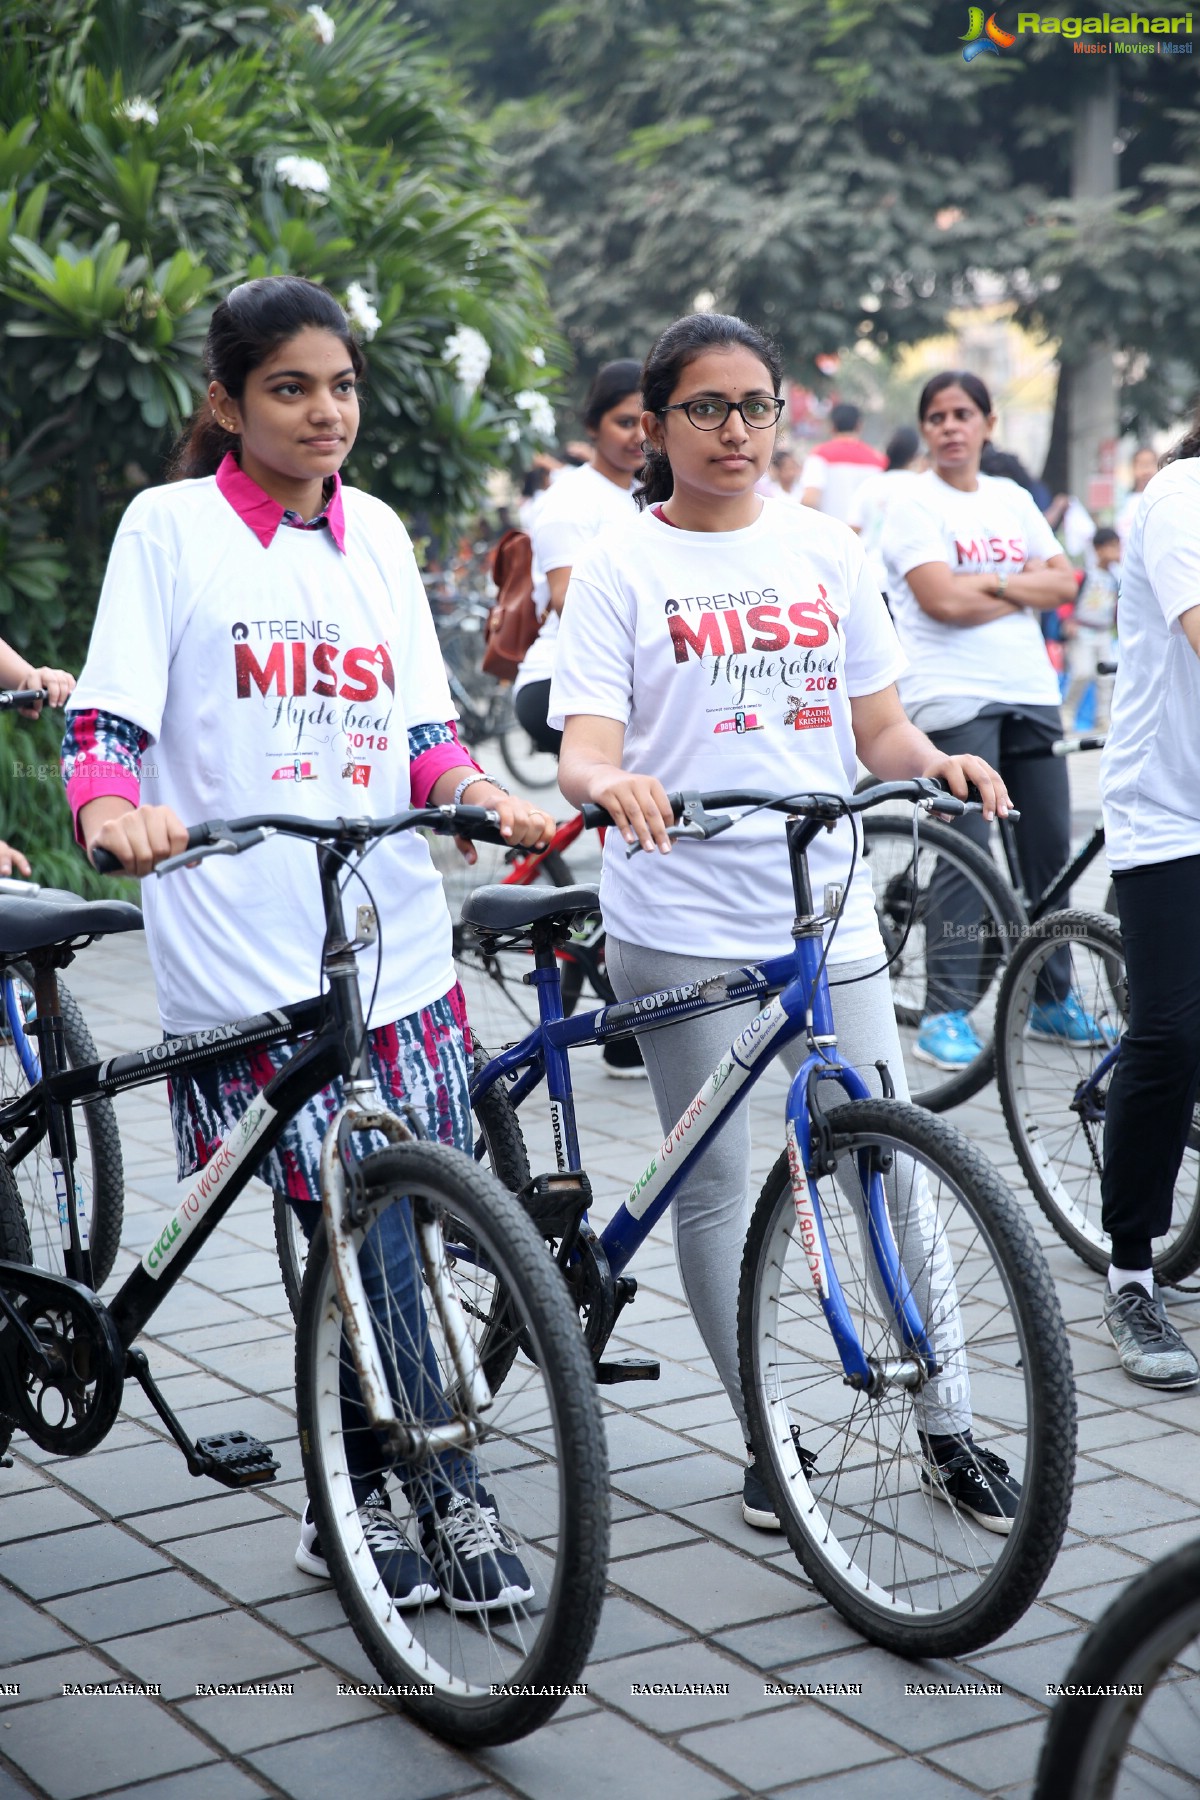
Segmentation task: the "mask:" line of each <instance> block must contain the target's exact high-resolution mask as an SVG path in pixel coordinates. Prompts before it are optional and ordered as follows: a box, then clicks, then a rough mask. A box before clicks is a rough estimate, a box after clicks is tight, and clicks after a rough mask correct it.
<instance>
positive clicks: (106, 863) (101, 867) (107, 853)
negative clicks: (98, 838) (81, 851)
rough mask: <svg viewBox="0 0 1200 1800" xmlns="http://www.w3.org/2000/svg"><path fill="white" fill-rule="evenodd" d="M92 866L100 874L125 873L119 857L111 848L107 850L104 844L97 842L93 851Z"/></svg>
mask: <svg viewBox="0 0 1200 1800" xmlns="http://www.w3.org/2000/svg"><path fill="white" fill-rule="evenodd" d="M92 867H93V869H95V871H96V873H97V874H98V875H122V874H124V870H123V869H122V867H121V864H120V861H119V860H118V858H117V857H115V856H114V855H113V853H112V851H111V850H106V849H105V848H104V846H103V845H102V844H97V845H96V846H95V848H94V849H93V851H92Z"/></svg>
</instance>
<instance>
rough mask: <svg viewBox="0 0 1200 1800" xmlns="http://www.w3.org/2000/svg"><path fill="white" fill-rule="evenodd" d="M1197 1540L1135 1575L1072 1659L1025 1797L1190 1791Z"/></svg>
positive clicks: (1104, 1799)
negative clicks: (1032, 1786)
mask: <svg viewBox="0 0 1200 1800" xmlns="http://www.w3.org/2000/svg"><path fill="white" fill-rule="evenodd" d="M1198 1660H1200V1539H1196V1540H1195V1541H1194V1542H1192V1543H1190V1544H1185V1545H1184V1547H1183V1549H1182V1550H1177V1551H1176V1552H1175V1554H1174V1555H1173V1556H1168V1557H1166V1558H1165V1559H1164V1560H1163V1561H1162V1562H1160V1563H1155V1565H1154V1567H1153V1568H1150V1569H1147V1570H1146V1572H1145V1574H1144V1575H1139V1576H1138V1577H1137V1579H1136V1581H1134V1582H1132V1583H1131V1584H1130V1586H1129V1587H1127V1588H1126V1589H1125V1592H1124V1593H1123V1594H1121V1595H1120V1596H1119V1598H1118V1599H1117V1600H1115V1601H1114V1602H1113V1604H1112V1605H1111V1606H1110V1607H1109V1609H1108V1611H1107V1612H1106V1613H1105V1614H1104V1615H1103V1616H1102V1618H1101V1619H1100V1621H1099V1623H1098V1624H1097V1625H1096V1627H1095V1629H1094V1630H1093V1631H1092V1632H1091V1633H1090V1634H1089V1636H1088V1638H1087V1639H1086V1641H1085V1642H1084V1645H1083V1648H1082V1649H1081V1650H1080V1652H1079V1654H1078V1656H1077V1657H1076V1658H1075V1661H1074V1662H1073V1663H1072V1665H1071V1668H1070V1671H1069V1673H1068V1674H1067V1676H1066V1678H1065V1680H1064V1682H1063V1684H1062V1685H1063V1687H1064V1688H1065V1689H1068V1690H1071V1689H1074V1690H1076V1691H1075V1692H1070V1691H1068V1692H1067V1693H1065V1694H1063V1695H1062V1696H1061V1697H1060V1698H1059V1700H1058V1702H1057V1704H1056V1705H1055V1708H1054V1711H1053V1713H1052V1714H1051V1715H1050V1727H1049V1730H1048V1731H1047V1733H1046V1741H1045V1743H1044V1744H1043V1745H1042V1754H1041V1759H1040V1761H1039V1763H1038V1773H1037V1786H1036V1788H1035V1790H1034V1800H1135V1796H1137V1797H1139V1800H1140V1796H1143V1795H1147V1794H1193V1793H1195V1791H1196V1771H1197V1770H1198V1769H1200V1704H1198V1702H1197V1694H1196V1668H1197V1662H1198Z"/></svg>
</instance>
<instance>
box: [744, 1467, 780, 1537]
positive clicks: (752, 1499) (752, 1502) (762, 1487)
mask: <svg viewBox="0 0 1200 1800" xmlns="http://www.w3.org/2000/svg"><path fill="white" fill-rule="evenodd" d="M742 1517H743V1519H745V1521H746V1523H747V1525H753V1527H754V1529H755V1530H756V1531H782V1530H783V1526H782V1525H781V1524H780V1523H779V1514H778V1513H777V1512H776V1511H775V1503H774V1501H773V1500H772V1499H771V1496H770V1494H769V1493H768V1492H767V1484H766V1482H765V1481H764V1480H763V1478H762V1475H761V1473H760V1471H759V1467H758V1459H757V1457H756V1458H754V1459H753V1460H752V1461H751V1462H749V1463H747V1465H746V1473H745V1475H744V1476H743V1477H742Z"/></svg>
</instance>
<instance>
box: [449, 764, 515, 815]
mask: <svg viewBox="0 0 1200 1800" xmlns="http://www.w3.org/2000/svg"><path fill="white" fill-rule="evenodd" d="M477 781H490V782H491V784H492V786H493V787H494V788H499V790H500V792H501V793H502V794H507V793H508V791H509V790H508V789H507V788H506V787H505V785H504V783H503V782H502V781H497V780H496V777H495V776H494V775H488V774H487V773H486V772H485V771H484V770H483V769H480V770H478V771H477V773H476V774H474V775H468V776H467V778H466V780H465V781H460V782H459V784H458V786H457V787H456V788H455V790H454V798H453V800H452V801H451V802H450V804H451V806H458V805H460V804H461V802H462V797H463V795H464V794H465V793H466V791H467V789H468V788H469V787H474V786H475V783H476V782H477Z"/></svg>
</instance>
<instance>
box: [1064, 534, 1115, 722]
mask: <svg viewBox="0 0 1200 1800" xmlns="http://www.w3.org/2000/svg"><path fill="white" fill-rule="evenodd" d="M1092 555H1093V557H1094V559H1095V567H1094V568H1093V569H1091V570H1090V571H1089V573H1088V574H1087V575H1086V576H1085V577H1084V581H1083V586H1082V587H1081V588H1080V590H1079V598H1078V600H1077V601H1076V602H1075V608H1074V611H1073V612H1072V614H1071V616H1070V618H1069V619H1068V620H1067V624H1066V628H1065V638H1066V666H1067V674H1068V675H1069V676H1070V685H1069V687H1068V688H1067V692H1066V695H1065V697H1064V699H1063V712H1064V713H1065V714H1068V715H1069V716H1070V719H1071V729H1072V731H1078V730H1079V709H1080V706H1081V704H1082V702H1083V697H1084V695H1085V694H1086V693H1087V691H1088V689H1089V688H1090V687H1091V685H1092V683H1093V682H1095V684H1096V710H1095V713H1094V715H1093V718H1092V729H1093V730H1094V731H1100V732H1104V731H1107V730H1108V714H1109V706H1110V703H1111V701H1112V691H1113V678H1112V676H1111V675H1101V673H1100V664H1101V663H1112V662H1115V661H1116V658H1117V596H1118V594H1119V592H1120V585H1121V540H1120V538H1119V537H1118V536H1117V534H1116V532H1115V531H1114V530H1113V528H1112V526H1111V525H1102V526H1101V527H1100V529H1099V531H1097V532H1096V534H1095V536H1094V537H1093V539H1092Z"/></svg>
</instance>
